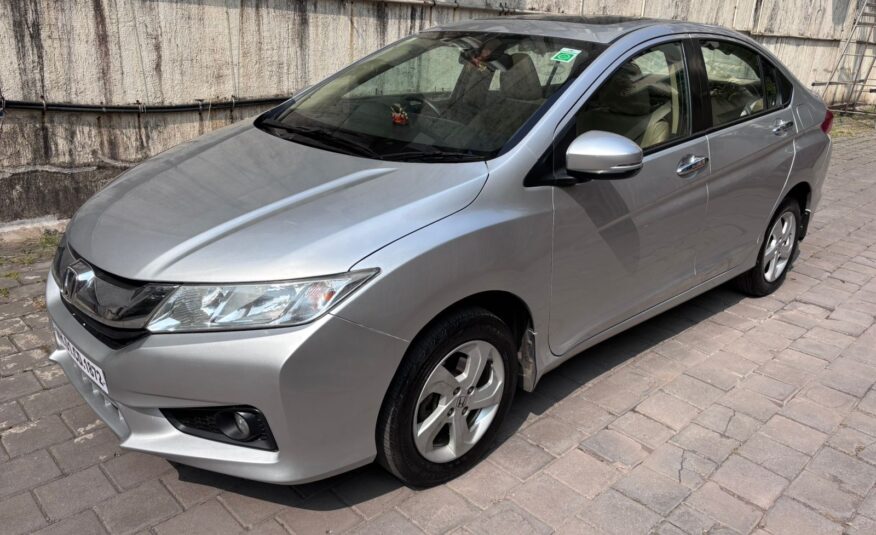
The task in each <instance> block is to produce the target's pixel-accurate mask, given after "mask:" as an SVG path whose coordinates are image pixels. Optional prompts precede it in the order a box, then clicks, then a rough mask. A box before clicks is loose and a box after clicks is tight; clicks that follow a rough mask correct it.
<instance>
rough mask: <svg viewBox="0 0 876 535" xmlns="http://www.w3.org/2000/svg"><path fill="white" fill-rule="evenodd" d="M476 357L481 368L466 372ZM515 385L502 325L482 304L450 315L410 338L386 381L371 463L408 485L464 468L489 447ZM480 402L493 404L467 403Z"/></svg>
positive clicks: (430, 482)
mask: <svg viewBox="0 0 876 535" xmlns="http://www.w3.org/2000/svg"><path fill="white" fill-rule="evenodd" d="M478 362H483V363H485V364H484V365H483V368H482V369H483V370H484V371H483V372H475V373H470V372H469V366H476V365H477V363H478ZM439 367H440V369H439ZM447 371H449V374H448V373H447ZM477 373H480V375H479V376H477V377H475V375H477ZM500 377H501V384H500V383H499V379H498V378H500ZM453 381H456V382H453ZM500 387H501V393H499V389H500ZM516 388H517V349H516V344H515V343H514V338H513V335H512V332H511V329H510V328H509V327H508V325H506V324H505V323H504V322H503V321H502V320H501V319H499V318H498V317H497V316H496V315H495V314H493V313H491V312H489V311H487V310H484V309H482V308H465V309H460V310H457V311H455V312H452V313H449V314H448V315H446V316H444V317H442V318H440V319H438V320H437V321H435V322H434V323H433V324H432V325H430V326H429V327H428V328H427V329H426V330H425V331H424V332H423V333H421V335H420V336H418V337H417V338H416V339H415V340H414V342H413V343H412V344H411V347H410V348H409V349H408V352H407V354H406V355H405V358H404V360H403V361H402V363H401V365H400V366H399V369H398V371H397V372H396V375H395V377H394V378H393V381H392V384H391V385H390V388H389V390H388V391H387V394H386V397H385V399H384V402H383V407H382V408H381V411H380V417H379V419H378V424H377V461H378V462H379V463H380V464H381V465H382V466H383V467H384V468H386V469H387V470H388V471H389V472H391V473H392V474H394V475H395V476H396V477H397V478H399V479H400V480H402V481H403V482H404V483H406V484H408V485H411V486H414V487H431V486H434V485H438V484H441V483H444V482H446V481H449V480H451V479H453V478H455V477H457V476H459V475H461V474H463V473H465V472H466V471H468V470H469V469H470V468H472V467H473V466H474V465H475V464H477V463H478V461H480V460H481V459H482V458H483V457H484V455H485V454H486V453H487V451H489V448H490V446H491V445H492V443H493V442H494V440H495V438H496V434H497V432H498V429H499V427H500V426H501V424H502V421H503V420H504V418H505V416H506V414H507V413H508V409H509V408H510V406H511V402H512V400H513V399H514V393H515V390H516ZM432 390H434V392H432ZM496 400H498V403H497V404H494V403H495V402H496ZM485 403H491V404H493V405H490V406H489V407H486V406H485V407H477V408H476V407H474V406H475V405H478V404H485ZM469 404H471V405H472V408H469V407H468V405H469ZM431 422H436V423H435V424H434V425H431ZM442 422H443V423H442ZM436 430H437V431H436ZM456 430H458V431H459V433H458V434H457V433H456ZM415 433H419V436H420V437H421V438H420V439H419V440H415V436H414V435H415ZM445 437H446V442H447V443H446V445H445V444H444V441H445Z"/></svg>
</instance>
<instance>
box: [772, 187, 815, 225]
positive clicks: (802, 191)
mask: <svg viewBox="0 0 876 535" xmlns="http://www.w3.org/2000/svg"><path fill="white" fill-rule="evenodd" d="M785 199H795V200H796V201H797V202H798V203H799V204H800V215H801V216H802V217H801V220H800V223H799V225H798V228H797V236H798V238H797V239H798V240H802V239H803V238H804V237H805V236H806V231H807V230H808V228H809V216H810V215H811V213H812V211H811V209H810V203H811V201H812V186H811V185H810V184H809V182H806V181H805V180H804V181H801V182H798V183H797V184H794V187H792V188H791V189H790V190H788V193H787V194H786V195H785V197H784V199H782V203H783V202H784V201H785ZM782 203H779V205H780V206H781V204H782Z"/></svg>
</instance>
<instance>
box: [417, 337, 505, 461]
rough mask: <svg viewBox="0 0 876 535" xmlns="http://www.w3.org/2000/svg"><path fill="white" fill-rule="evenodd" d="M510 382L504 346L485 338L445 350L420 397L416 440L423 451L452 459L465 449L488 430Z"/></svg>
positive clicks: (433, 456) (438, 458)
mask: <svg viewBox="0 0 876 535" xmlns="http://www.w3.org/2000/svg"><path fill="white" fill-rule="evenodd" d="M504 388H505V366H504V364H503V362H502V356H501V355H500V354H499V350H498V349H496V348H495V347H494V346H493V345H492V344H490V343H488V342H485V341H483V340H473V341H470V342H466V343H464V344H462V345H460V346H459V347H457V348H456V349H454V350H452V351H451V352H449V353H448V354H447V355H445V356H444V357H443V358H442V359H441V360H440V361H439V363H438V365H437V366H436V367H435V369H434V370H432V373H431V374H429V378H428V379H426V383H425V384H424V385H423V388H422V390H421V392H420V395H419V397H418V399H417V406H416V413H415V415H414V429H413V433H414V443H415V444H416V447H417V451H419V453H420V455H422V456H423V457H425V458H426V459H427V460H429V461H432V462H435V463H446V462H449V461H453V460H455V459H458V458H459V457H461V456H463V455H465V453H466V452H468V451H469V450H470V449H471V448H472V447H474V445H475V444H477V443H478V441H479V440H480V439H481V437H483V435H484V433H486V431H487V429H489V427H490V423H492V421H493V419H494V418H495V416H496V413H497V411H498V409H499V403H500V402H501V401H502V392H503V391H504Z"/></svg>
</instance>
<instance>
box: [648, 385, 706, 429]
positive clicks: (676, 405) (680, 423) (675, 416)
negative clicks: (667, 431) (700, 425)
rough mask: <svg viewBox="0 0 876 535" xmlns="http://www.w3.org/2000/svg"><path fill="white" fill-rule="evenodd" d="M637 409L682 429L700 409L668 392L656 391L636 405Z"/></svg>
mask: <svg viewBox="0 0 876 535" xmlns="http://www.w3.org/2000/svg"><path fill="white" fill-rule="evenodd" d="M636 411H637V412H640V413H642V414H644V415H645V416H648V417H649V418H651V419H653V420H656V421H658V422H660V423H662V424H664V425H666V426H669V427H671V428H672V429H675V430H676V431H679V430H681V429H682V428H683V427H684V426H686V425H687V424H688V423H690V421H691V420H693V419H694V418H695V417H696V416H697V414H699V412H700V410H699V409H698V408H696V407H694V406H693V405H691V404H689V403H686V402H684V401H682V400H681V399H679V398H677V397H675V396H671V395H669V394H667V393H666V392H655V393H653V394H651V395H650V396H648V397H647V398H646V399H645V401H643V402H642V403H640V404H639V406H638V407H636Z"/></svg>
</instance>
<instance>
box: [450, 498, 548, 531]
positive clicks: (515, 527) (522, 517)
mask: <svg viewBox="0 0 876 535" xmlns="http://www.w3.org/2000/svg"><path fill="white" fill-rule="evenodd" d="M465 528H466V530H467V531H468V532H471V533H475V534H478V535H507V534H508V533H515V534H516V533H520V534H521V535H530V534H531V535H545V534H548V533H550V532H551V528H550V527H549V526H548V525H546V524H545V523H543V522H541V521H540V520H538V519H537V518H535V517H534V516H532V515H531V514H529V513H527V512H526V511H524V510H523V509H521V508H520V506H518V505H516V504H514V503H513V502H507V501H505V502H502V503H499V504H496V505H495V506H493V507H491V508H490V509H487V510H486V511H485V512H484V513H483V514H482V515H480V516H479V517H478V518H477V519H476V520H474V521H472V522H470V523H469V524H467V525H466V526H465Z"/></svg>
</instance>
